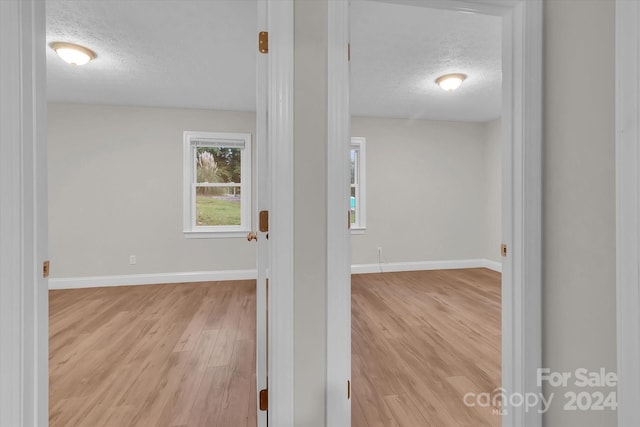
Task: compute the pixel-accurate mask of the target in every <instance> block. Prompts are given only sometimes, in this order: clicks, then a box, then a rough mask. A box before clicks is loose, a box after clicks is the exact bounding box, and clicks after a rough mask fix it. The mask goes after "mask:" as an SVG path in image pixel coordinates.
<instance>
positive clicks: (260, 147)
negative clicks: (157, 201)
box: [253, 0, 271, 427]
mask: <svg viewBox="0 0 640 427" xmlns="http://www.w3.org/2000/svg"><path fill="white" fill-rule="evenodd" d="M257 3H258V22H257V24H258V31H267V30H268V20H267V10H268V4H267V0H258V2H257ZM268 65H269V57H268V55H265V54H263V53H260V52H259V51H258V49H256V140H255V145H254V146H255V150H256V163H255V164H256V174H255V175H256V180H257V183H256V184H257V185H255V186H254V188H255V189H256V190H257V197H256V205H257V206H256V207H255V208H254V212H253V227H254V228H253V230H255V231H256V233H258V234H259V237H258V241H257V244H258V248H257V249H258V250H257V257H256V261H257V262H256V412H257V415H256V421H257V427H267V414H268V412H267V411H262V410H260V390H263V389H266V388H267V386H268V384H267V372H268V371H267V360H268V357H267V335H268V331H267V325H268V322H267V313H268V311H267V271H268V269H269V247H268V245H269V242H268V240H267V238H266V237H267V234H266V233H260V232H259V230H258V227H257V226H256V224H258V212H260V211H263V210H266V211H268V210H269V203H270V202H271V194H270V193H269V181H268V179H267V178H268V176H269V175H268V173H269V167H268V164H269V158H268V154H269V139H268V135H267V129H268V124H267V121H268V118H269V115H268V114H267V111H268V105H269V102H268V101H269V98H268V87H269V75H268Z"/></svg>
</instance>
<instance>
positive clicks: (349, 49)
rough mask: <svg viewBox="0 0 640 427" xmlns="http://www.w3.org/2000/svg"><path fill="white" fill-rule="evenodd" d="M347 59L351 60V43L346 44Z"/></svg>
mask: <svg viewBox="0 0 640 427" xmlns="http://www.w3.org/2000/svg"><path fill="white" fill-rule="evenodd" d="M347 61H351V43H349V44H347Z"/></svg>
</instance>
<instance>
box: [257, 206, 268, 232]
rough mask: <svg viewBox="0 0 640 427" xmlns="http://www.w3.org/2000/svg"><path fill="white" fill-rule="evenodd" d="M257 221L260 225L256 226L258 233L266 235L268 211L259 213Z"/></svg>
mask: <svg viewBox="0 0 640 427" xmlns="http://www.w3.org/2000/svg"><path fill="white" fill-rule="evenodd" d="M258 216H259V219H260V221H259V222H260V224H259V226H258V228H259V229H260V231H262V232H263V233H266V232H268V231H269V211H260V215H258Z"/></svg>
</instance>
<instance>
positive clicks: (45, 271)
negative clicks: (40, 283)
mask: <svg viewBox="0 0 640 427" xmlns="http://www.w3.org/2000/svg"><path fill="white" fill-rule="evenodd" d="M42 277H44V278H45V279H46V278H47V277H49V260H46V261H45V262H44V263H43V264H42Z"/></svg>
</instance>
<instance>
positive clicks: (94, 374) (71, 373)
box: [49, 281, 256, 427]
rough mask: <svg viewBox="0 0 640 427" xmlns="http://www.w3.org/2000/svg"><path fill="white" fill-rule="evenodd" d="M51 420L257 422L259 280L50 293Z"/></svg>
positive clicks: (239, 426) (64, 426) (121, 426)
mask: <svg viewBox="0 0 640 427" xmlns="http://www.w3.org/2000/svg"><path fill="white" fill-rule="evenodd" d="M49 295H50V298H49V313H50V315H49V319H50V320H49V336H50V339H49V346H50V351H49V370H50V380H49V396H50V397H49V399H50V404H49V423H50V426H52V427H57V426H59V427H72V426H83V427H100V426H108V427H126V426H149V427H161V426H181V427H186V426H203V427H204V426H207V427H216V426H219V427H245V426H250V427H254V426H255V425H256V409H255V408H256V399H255V311H256V309H255V281H237V282H216V283H188V284H176V285H152V286H131V287H115V288H93V289H79V290H60V291H50V293H49Z"/></svg>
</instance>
